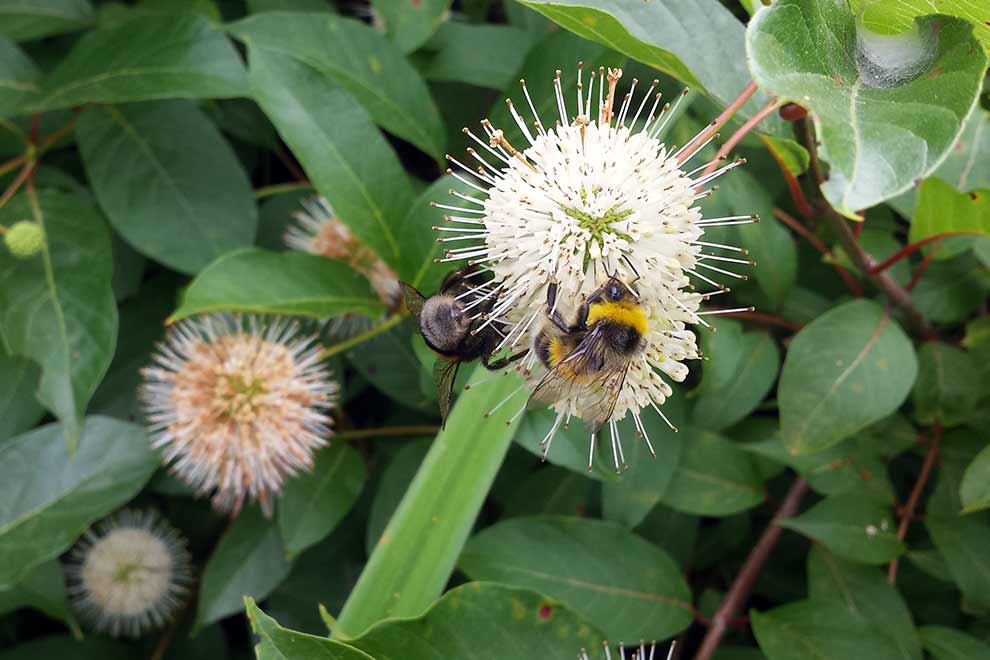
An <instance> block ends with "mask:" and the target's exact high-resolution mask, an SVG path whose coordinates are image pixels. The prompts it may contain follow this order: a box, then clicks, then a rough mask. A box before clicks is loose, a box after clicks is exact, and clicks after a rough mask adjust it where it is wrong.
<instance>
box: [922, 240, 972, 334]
mask: <svg viewBox="0 0 990 660" xmlns="http://www.w3.org/2000/svg"><path fill="white" fill-rule="evenodd" d="M988 295H990V273H988V272H987V271H986V269H984V268H981V266H980V264H979V262H978V261H977V260H976V259H975V258H973V256H972V255H969V254H961V255H959V256H957V257H954V258H952V259H948V260H946V261H935V262H933V263H932V264H931V266H929V267H928V270H926V271H925V276H924V277H922V278H921V279H920V280H919V281H918V284H917V285H916V286H915V287H914V289H912V290H911V302H912V303H914V305H915V307H917V308H918V311H920V312H921V313H922V314H923V315H924V316H926V317H927V318H928V319H930V320H932V321H935V322H936V323H958V322H961V321H964V320H965V319H966V318H967V317H968V316H969V315H970V314H971V313H972V312H973V310H975V309H976V308H977V307H979V306H980V305H981V304H982V303H983V302H984V301H985V300H986V299H987V296H988Z"/></svg>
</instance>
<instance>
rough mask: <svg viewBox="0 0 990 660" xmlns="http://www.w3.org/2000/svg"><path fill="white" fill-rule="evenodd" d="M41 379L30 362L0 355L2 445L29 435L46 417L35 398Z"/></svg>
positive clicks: (0, 434) (0, 425)
mask: <svg viewBox="0 0 990 660" xmlns="http://www.w3.org/2000/svg"><path fill="white" fill-rule="evenodd" d="M40 378H41V372H40V370H39V369H38V366H37V365H36V364H34V363H33V362H31V361H30V360H26V359H24V358H19V357H11V356H8V355H0V442H2V441H3V440H6V439H7V438H10V437H13V436H15V435H17V434H18V433H23V432H24V431H27V430H28V429H30V428H31V427H32V426H34V425H35V423H37V421H38V420H39V419H41V416H42V415H44V413H45V409H44V408H43V407H42V406H41V404H40V403H38V400H37V398H36V397H35V396H34V392H35V390H36V389H37V388H38V381H39V380H40Z"/></svg>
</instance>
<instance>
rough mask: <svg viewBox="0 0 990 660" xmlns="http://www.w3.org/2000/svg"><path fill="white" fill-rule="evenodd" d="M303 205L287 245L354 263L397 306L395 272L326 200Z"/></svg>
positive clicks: (385, 299)
mask: <svg viewBox="0 0 990 660" xmlns="http://www.w3.org/2000/svg"><path fill="white" fill-rule="evenodd" d="M302 204H303V210H302V211H298V212H296V213H294V214H293V216H294V217H295V219H296V224H294V225H292V226H290V227H289V229H288V230H287V231H286V232H285V237H284V239H283V240H284V241H285V244H286V246H287V247H289V248H292V249H293V250H299V251H300V252H309V253H310V254H319V255H322V256H324V257H329V258H330V259H336V260H338V261H343V262H346V263H348V264H350V266H351V267H352V268H354V270H356V271H357V272H359V273H361V274H362V275H364V276H365V277H366V278H368V281H369V282H370V283H371V286H372V288H374V290H375V293H377V294H378V297H379V298H380V299H381V300H382V302H384V303H385V304H386V305H387V306H389V307H391V306H393V305H395V303H396V302H397V301H398V299H399V280H398V277H397V276H396V274H395V271H393V270H392V269H391V268H389V267H388V264H386V263H385V262H384V261H382V260H381V259H380V258H379V257H378V255H377V254H375V252H374V251H373V250H372V249H371V248H369V247H368V246H366V245H365V244H363V243H362V242H361V241H360V240H358V238H357V236H355V235H354V234H353V232H351V230H350V229H348V227H347V225H345V224H344V223H343V222H341V221H340V219H339V218H338V217H337V214H336V213H334V211H333V208H332V207H331V206H330V202H328V201H327V200H326V199H325V198H324V197H313V198H310V199H307V200H304V201H303V203H302Z"/></svg>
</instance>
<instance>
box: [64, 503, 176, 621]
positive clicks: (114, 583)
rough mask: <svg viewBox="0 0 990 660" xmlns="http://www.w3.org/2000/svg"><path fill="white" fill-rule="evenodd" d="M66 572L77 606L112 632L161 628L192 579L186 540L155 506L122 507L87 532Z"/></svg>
mask: <svg viewBox="0 0 990 660" xmlns="http://www.w3.org/2000/svg"><path fill="white" fill-rule="evenodd" d="M66 576H67V578H68V591H69V596H70V598H71V601H72V606H73V608H74V609H75V610H76V611H77V612H78V613H79V615H80V617H81V618H82V619H83V620H84V621H86V622H87V623H88V624H89V625H91V626H92V627H93V628H95V629H96V630H97V631H100V632H106V633H108V634H110V635H112V636H113V637H120V636H122V635H126V636H129V637H138V636H140V635H141V634H142V633H144V632H145V631H147V630H152V629H155V628H161V627H162V626H163V625H164V624H165V623H166V622H167V621H168V620H169V619H171V618H172V616H173V615H174V613H175V611H176V610H177V609H178V608H179V606H180V605H181V604H182V602H183V601H184V600H185V598H186V596H187V592H188V588H189V584H190V583H191V581H192V577H191V573H190V569H189V553H188V552H187V551H186V544H185V540H184V539H183V538H182V537H181V536H180V535H179V533H178V532H177V531H176V530H175V528H173V527H172V526H171V525H169V524H168V523H167V522H165V521H164V520H161V519H160V518H159V517H158V516H157V515H156V514H155V512H153V511H148V512H141V511H122V512H121V513H119V514H117V515H116V516H114V517H112V518H108V519H107V520H104V521H103V522H101V523H100V524H98V525H96V526H95V527H94V528H93V529H90V530H89V531H87V532H86V533H85V534H84V535H83V537H82V538H81V539H80V540H79V541H78V542H77V543H76V545H75V547H74V548H73V549H72V551H71V552H70V554H69V561H68V563H67V564H66Z"/></svg>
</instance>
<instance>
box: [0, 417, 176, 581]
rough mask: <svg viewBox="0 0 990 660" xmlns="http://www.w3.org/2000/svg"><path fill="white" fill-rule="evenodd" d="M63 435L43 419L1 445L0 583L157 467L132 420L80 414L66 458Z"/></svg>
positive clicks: (65, 542)
mask: <svg viewBox="0 0 990 660" xmlns="http://www.w3.org/2000/svg"><path fill="white" fill-rule="evenodd" d="M63 436H64V426H63V425H60V424H48V425H47V426H42V427H40V428H37V429H35V430H33V431H31V432H30V433H25V434H24V435H19V436H17V437H16V438H12V439H10V440H8V441H6V442H4V443H3V444H0V502H4V503H5V505H4V507H3V508H0V588H7V587H10V586H12V585H15V584H17V583H18V582H20V581H21V580H22V579H24V578H25V577H27V575H28V574H29V573H30V572H31V570H32V569H33V568H34V567H36V566H39V565H40V564H43V563H44V562H46V561H48V560H50V559H54V558H55V557H58V556H59V555H60V554H61V553H62V552H64V551H65V550H66V549H67V548H68V547H69V546H71V545H72V544H73V543H74V542H75V540H76V539H77V538H78V537H79V535H80V534H81V533H82V532H83V530H85V529H86V527H88V526H89V525H90V523H92V522H93V521H95V520H97V519H99V518H101V517H103V516H105V515H106V514H108V513H110V512H111V511H113V510H114V509H116V508H118V507H120V506H121V505H123V504H124V503H125V502H127V501H128V500H130V499H131V498H132V497H134V496H135V495H136V494H137V493H138V491H140V490H141V488H142V487H143V486H144V484H145V483H146V482H147V481H148V479H150V478H151V474H152V473H153V472H154V471H155V468H156V467H158V457H157V456H156V455H155V454H154V453H153V452H152V451H151V449H150V448H149V446H148V439H147V437H146V436H145V434H144V431H142V430H141V428H140V427H138V426H136V425H134V424H129V423H125V422H119V421H116V420H113V419H110V418H107V417H89V418H87V419H86V420H85V425H84V427H83V429H82V435H81V438H80V441H79V448H78V451H77V452H76V455H75V456H74V457H73V458H72V460H68V458H67V457H66V455H65V446H64V444H63V443H64V442H65V440H64V437H63ZM27 474H36V475H44V478H43V479H42V478H37V479H25V475H27Z"/></svg>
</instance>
